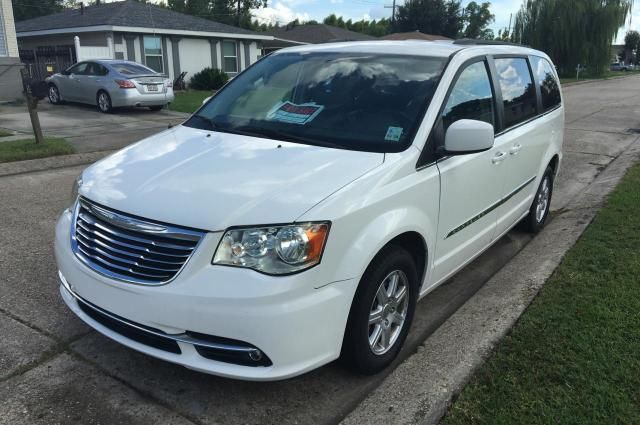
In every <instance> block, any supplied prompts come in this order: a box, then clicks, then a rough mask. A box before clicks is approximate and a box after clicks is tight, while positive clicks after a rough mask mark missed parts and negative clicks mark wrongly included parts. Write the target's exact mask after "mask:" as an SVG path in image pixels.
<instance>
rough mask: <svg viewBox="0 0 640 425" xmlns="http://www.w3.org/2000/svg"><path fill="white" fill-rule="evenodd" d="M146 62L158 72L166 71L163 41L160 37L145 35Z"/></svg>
mask: <svg viewBox="0 0 640 425" xmlns="http://www.w3.org/2000/svg"><path fill="white" fill-rule="evenodd" d="M144 63H145V64H146V65H147V66H148V67H149V68H151V69H153V70H154V71H157V72H164V70H163V68H162V42H161V40H160V37H156V36H147V35H145V36H144Z"/></svg>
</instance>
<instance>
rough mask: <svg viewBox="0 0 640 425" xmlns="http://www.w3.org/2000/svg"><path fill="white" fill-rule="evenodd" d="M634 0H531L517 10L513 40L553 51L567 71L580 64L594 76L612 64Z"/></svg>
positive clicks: (564, 73)
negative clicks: (613, 50)
mask: <svg viewBox="0 0 640 425" xmlns="http://www.w3.org/2000/svg"><path fill="white" fill-rule="evenodd" d="M632 3H633V0H572V1H566V0H528V1H527V2H526V3H525V4H523V5H522V6H521V8H520V10H519V11H518V13H517V14H516V19H515V24H514V27H513V34H512V40H513V41H515V42H518V43H522V44H527V45H529V46H531V47H533V48H536V49H539V50H542V51H544V52H546V53H547V54H549V56H551V58H552V59H553V60H554V62H555V64H556V65H557V67H558V69H559V71H560V73H561V74H563V75H572V74H574V73H575V70H576V67H577V66H578V64H580V65H582V66H585V65H586V66H587V67H588V69H589V72H590V73H591V74H593V75H594V76H599V75H602V74H603V73H604V71H605V70H606V69H608V66H609V60H610V55H611V44H612V42H613V40H614V38H615V37H616V35H617V33H618V29H619V28H620V27H621V26H622V25H624V22H625V20H626V19H627V17H628V16H629V13H630V11H631V6H632Z"/></svg>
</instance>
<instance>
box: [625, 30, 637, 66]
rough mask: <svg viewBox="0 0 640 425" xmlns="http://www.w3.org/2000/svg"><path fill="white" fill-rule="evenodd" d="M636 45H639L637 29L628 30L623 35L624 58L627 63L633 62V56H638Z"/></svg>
mask: <svg viewBox="0 0 640 425" xmlns="http://www.w3.org/2000/svg"><path fill="white" fill-rule="evenodd" d="M638 47H640V33H639V32H638V31H633V30H631V31H628V32H627V35H625V36H624V56H625V57H624V60H625V62H627V63H630V62H634V57H635V58H637V57H638Z"/></svg>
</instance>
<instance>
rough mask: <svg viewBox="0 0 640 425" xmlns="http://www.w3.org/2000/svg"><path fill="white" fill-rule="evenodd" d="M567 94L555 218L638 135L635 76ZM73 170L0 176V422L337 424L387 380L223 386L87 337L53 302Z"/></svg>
mask: <svg viewBox="0 0 640 425" xmlns="http://www.w3.org/2000/svg"><path fill="white" fill-rule="evenodd" d="M564 95H565V102H566V107H567V130H566V142H565V162H564V164H563V168H562V171H561V175H560V177H559V179H558V181H557V186H556V191H555V193H554V202H553V209H554V210H555V211H557V210H559V209H561V208H565V207H566V206H567V204H568V202H569V201H570V200H571V199H572V198H573V197H574V196H575V195H576V194H578V193H580V192H581V191H582V190H583V189H584V188H585V187H586V186H587V185H588V184H589V183H590V182H591V181H592V180H593V179H594V178H595V176H597V175H598V173H600V171H601V170H602V169H603V168H604V167H606V166H607V164H609V163H610V162H611V161H612V160H613V159H614V158H615V157H616V156H618V155H619V154H620V153H621V152H623V151H624V150H625V149H626V148H627V147H628V146H629V145H630V144H631V143H633V142H634V141H635V140H636V139H637V138H638V137H639V136H638V135H637V134H636V132H635V129H638V128H640V76H637V77H636V76H634V77H629V78H625V79H618V80H609V81H601V82H596V83H589V84H583V85H575V86H570V87H567V88H565V89H564ZM2 118H4V117H2ZM2 118H0V119H2ZM0 126H1V124H0ZM80 170H81V167H74V168H66V169H59V170H54V171H48V172H39V173H30V174H23V175H17V176H11V177H4V178H0V199H2V200H3V202H2V203H0V217H2V220H0V270H1V271H2V272H1V273H0V336H2V339H3V344H2V345H0V424H4V423H6V424H9V423H11V424H13V423H41V424H52V423H70V422H78V423H101V424H105V423H106V424H110V423H133V424H139V423H140V424H141V423H195V424H258V423H260V424H263V423H265V424H271V423H278V424H297V423H300V424H308V423H336V422H339V421H340V420H341V419H342V418H344V417H345V416H346V415H347V414H348V413H349V412H350V411H351V410H353V409H354V408H355V407H356V406H358V404H359V403H360V402H361V401H362V400H363V399H364V398H365V397H366V396H367V394H369V393H370V392H371V391H372V390H373V389H374V388H376V386H377V385H378V384H379V383H380V382H381V381H382V380H383V379H384V377H385V374H380V375H378V376H375V377H361V376H354V375H352V374H350V373H349V372H347V371H345V370H344V369H343V368H342V367H341V366H340V365H338V364H336V363H333V364H330V365H328V366H325V367H323V368H321V369H319V370H316V371H314V372H311V373H309V374H307V375H304V376H301V377H298V378H295V379H291V380H288V381H284V382H275V383H250V382H240V381H232V380H228V379H222V378H217V377H213V376H208V375H203V374H199V373H196V372H191V371H189V370H186V369H184V368H182V367H180V366H175V365H172V364H168V363H165V362H161V361H158V360H154V359H153V358H150V357H147V356H144V355H141V354H138V353H136V352H134V351H132V350H130V349H127V348H125V347H123V346H120V345H118V344H116V343H114V342H112V341H111V340H109V339H107V338H105V337H103V336H101V335H100V334H98V333H96V332H94V331H91V330H90V329H89V328H87V327H86V326H85V325H83V324H82V323H81V322H80V321H79V320H78V319H76V318H75V317H74V316H73V315H72V314H71V313H69V311H68V310H67V308H66V307H65V306H64V305H63V303H62V301H61V300H60V298H59V295H58V283H57V280H56V267H55V263H54V260H53V249H52V240H53V228H54V223H55V220H56V217H57V215H58V214H59V213H60V212H61V211H62V210H63V209H64V208H66V207H67V206H68V203H69V199H68V197H69V189H70V186H71V182H72V181H73V179H74V178H75V177H76V176H77V175H78V173H79V172H80ZM529 240H530V236H529V235H526V234H523V233H521V232H519V231H513V232H511V233H510V234H508V235H507V236H506V237H504V238H503V239H502V240H501V241H499V242H498V243H497V244H496V245H495V246H494V247H493V248H491V249H490V250H488V251H487V252H486V253H485V254H484V255H482V256H481V257H480V258H478V259H477V260H476V261H475V262H474V263H472V264H471V265H470V266H468V267H467V268H466V269H465V270H463V271H462V272H461V273H459V274H458V275H457V276H456V277H454V278H453V279H451V280H450V281H449V282H448V283H447V284H445V285H443V286H442V287H440V288H439V289H438V290H436V291H434V292H433V293H432V294H430V295H429V296H428V297H427V298H425V299H424V300H423V301H421V302H420V303H419V304H418V311H417V312H416V317H415V320H414V324H413V327H412V331H411V333H410V335H409V339H408V340H407V344H406V347H405V349H404V351H403V353H402V355H401V359H399V360H398V362H400V361H402V360H403V359H405V358H406V357H407V356H409V355H411V354H412V353H413V352H414V351H415V350H416V347H417V346H418V345H420V344H421V343H422V342H423V341H424V340H425V339H426V338H428V337H429V335H431V334H432V333H433V332H434V331H435V330H436V329H437V328H438V327H439V326H440V325H441V324H442V323H444V322H445V321H447V320H448V318H449V317H450V316H451V315H452V314H453V313H454V312H455V311H456V310H457V309H458V308H459V307H460V306H462V305H463V304H464V303H465V302H467V301H469V300H470V299H472V298H473V296H474V294H475V293H476V291H477V290H478V289H480V288H481V287H482V285H483V284H484V283H485V282H486V281H487V280H488V279H489V278H490V277H491V276H492V275H493V274H494V273H496V272H497V271H498V270H500V269H501V268H502V267H503V266H504V265H505V264H506V263H507V262H509V260H510V259H511V258H512V257H513V256H514V255H515V254H516V253H517V252H518V251H519V250H520V249H521V248H522V247H523V246H524V245H525V244H526V243H527V242H528V241H529ZM488 314H496V312H488ZM390 372H391V369H390V370H389V371H387V372H386V373H390ZM420 372H421V370H420V368H416V370H415V373H416V374H419V373H420Z"/></svg>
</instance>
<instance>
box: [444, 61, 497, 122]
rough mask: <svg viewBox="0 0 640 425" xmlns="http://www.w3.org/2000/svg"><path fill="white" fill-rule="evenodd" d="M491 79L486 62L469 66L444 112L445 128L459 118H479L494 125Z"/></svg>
mask: <svg viewBox="0 0 640 425" xmlns="http://www.w3.org/2000/svg"><path fill="white" fill-rule="evenodd" d="M494 116H495V114H494V102H493V91H492V90H491V81H490V79H489V73H488V72H487V66H486V65H485V62H484V61H482V62H475V63H473V64H471V65H469V66H467V67H466V68H465V69H464V70H463V71H462V72H461V73H460V76H459V77H458V80H457V81H456V83H455V85H454V86H453V89H451V93H450V94H449V99H448V100H447V104H446V106H445V108H444V111H443V112H442V122H443V124H444V129H445V130H446V129H447V128H449V126H450V125H451V124H453V123H454V122H456V121H458V120H462V119H467V120H479V121H484V122H487V123H489V124H491V125H494Z"/></svg>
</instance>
